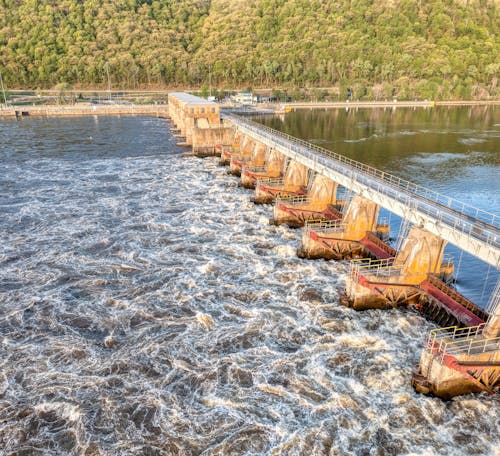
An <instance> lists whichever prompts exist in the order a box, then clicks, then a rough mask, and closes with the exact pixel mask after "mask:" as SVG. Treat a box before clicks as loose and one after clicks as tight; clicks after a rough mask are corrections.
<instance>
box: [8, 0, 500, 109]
mask: <svg viewBox="0 0 500 456" xmlns="http://www.w3.org/2000/svg"><path fill="white" fill-rule="evenodd" d="M499 31H500V19H499V14H498V6H497V5H496V1H495V0H460V1H458V0H429V1H423V0H380V1H369V0H350V1H349V0H211V1H210V0H121V1H110V0H103V1H97V0H83V1H82V0H62V1H56V0H39V1H37V0H0V48H1V53H0V72H1V73H2V75H3V78H4V80H5V82H6V83H7V84H8V85H9V86H10V87H15V86H17V87H51V86H54V85H55V84H57V83H60V82H68V83H70V84H72V85H75V86H96V85H101V86H104V85H105V84H106V81H107V72H108V70H109V75H110V78H111V80H112V82H113V86H114V87H122V88H135V87H139V86H142V87H144V86H147V85H148V86H164V85H168V86H201V85H205V84H208V79H209V74H210V75H211V80H212V84H213V86H218V87H221V88H222V87H224V88H231V87H248V86H251V87H278V86H279V87H283V88H287V89H288V90H289V91H290V93H292V91H293V90H294V88H296V87H305V86H308V87H312V86H317V87H332V86H335V87H337V88H339V90H340V92H341V93H343V90H344V88H345V87H348V86H349V87H353V88H354V90H355V96H356V98H361V97H363V96H366V97H372V98H387V97H391V96H398V98H400V99H404V98H413V97H421V98H437V99H439V98H471V97H483V98H484V97H487V96H497V95H498V89H497V78H498V75H499V70H500V59H499V55H500V46H499V40H500V38H499Z"/></svg>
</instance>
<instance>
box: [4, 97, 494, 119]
mask: <svg viewBox="0 0 500 456" xmlns="http://www.w3.org/2000/svg"><path fill="white" fill-rule="evenodd" d="M446 106H448V107H453V106H500V100H483V101H473V100H469V101H436V102H434V101H349V102H312V103H311V102H306V103H300V102H297V103H275V104H262V105H252V106H243V107H242V108H243V109H244V110H245V111H246V112H248V113H252V111H255V112H256V113H258V112H259V110H262V109H265V110H266V111H267V113H269V114H272V113H274V114H284V113H287V112H290V111H294V110H298V109H311V110H312V109H343V108H369V109H376V108H393V109H394V108H433V107H446ZM221 107H224V105H221ZM226 107H228V108H231V106H226ZM232 107H233V108H235V107H234V106H232ZM235 109H238V108H235ZM113 115H129V116H137V115H147V116H153V117H168V105H167V104H145V105H137V104H112V105H106V104H102V105H100V104H83V103H82V104H76V105H37V106H29V105H20V106H8V107H5V106H3V107H0V118H22V117H72V116H74V117H77V116H113Z"/></svg>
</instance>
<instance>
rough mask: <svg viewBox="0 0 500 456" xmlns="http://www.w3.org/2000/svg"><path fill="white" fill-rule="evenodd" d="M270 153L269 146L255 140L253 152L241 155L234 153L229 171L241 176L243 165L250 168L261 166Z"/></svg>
mask: <svg viewBox="0 0 500 456" xmlns="http://www.w3.org/2000/svg"><path fill="white" fill-rule="evenodd" d="M268 155H269V148H268V147H267V146H266V145H265V144H262V143H260V142H258V141H256V142H255V144H254V148H253V151H252V154H251V155H250V156H249V157H247V156H240V155H238V154H234V155H232V156H231V160H230V162H229V172H230V173H231V174H233V175H235V176H241V170H242V168H243V166H248V167H250V168H261V167H262V166H264V164H265V163H266V160H267V157H268Z"/></svg>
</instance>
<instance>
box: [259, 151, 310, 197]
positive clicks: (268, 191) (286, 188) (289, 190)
mask: <svg viewBox="0 0 500 456" xmlns="http://www.w3.org/2000/svg"><path fill="white" fill-rule="evenodd" d="M308 181H309V170H308V169H307V167H306V166H304V165H302V164H301V163H298V162H296V161H295V160H291V161H290V162H289V163H288V166H287V168H286V171H285V176H284V177H283V179H273V178H267V179H259V180H258V181H257V184H256V187H255V197H254V199H253V201H254V203H256V204H270V203H272V202H273V201H274V200H275V199H276V198H278V197H283V198H286V197H294V196H301V195H305V194H306V193H307V184H308Z"/></svg>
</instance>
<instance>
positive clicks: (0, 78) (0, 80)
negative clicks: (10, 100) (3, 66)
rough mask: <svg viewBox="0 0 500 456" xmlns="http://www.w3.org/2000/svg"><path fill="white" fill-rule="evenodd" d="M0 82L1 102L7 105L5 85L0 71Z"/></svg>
mask: <svg viewBox="0 0 500 456" xmlns="http://www.w3.org/2000/svg"><path fill="white" fill-rule="evenodd" d="M0 83H1V84H2V93H3V102H4V103H5V106H7V97H6V96H5V87H4V86H3V79H2V73H0Z"/></svg>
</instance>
